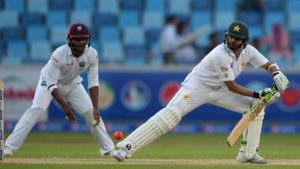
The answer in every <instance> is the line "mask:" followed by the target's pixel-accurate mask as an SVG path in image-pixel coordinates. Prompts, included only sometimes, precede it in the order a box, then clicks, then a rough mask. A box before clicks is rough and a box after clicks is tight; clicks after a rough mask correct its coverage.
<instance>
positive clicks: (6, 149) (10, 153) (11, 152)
mask: <svg viewBox="0 0 300 169" xmlns="http://www.w3.org/2000/svg"><path fill="white" fill-rule="evenodd" d="M15 154H16V152H15V151H14V150H12V149H11V148H9V147H4V153H3V155H4V156H5V157H7V156H14V155H15Z"/></svg>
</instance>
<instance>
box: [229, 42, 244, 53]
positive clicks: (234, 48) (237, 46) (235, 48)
mask: <svg viewBox="0 0 300 169" xmlns="http://www.w3.org/2000/svg"><path fill="white" fill-rule="evenodd" d="M227 45H228V47H229V49H231V50H232V51H236V50H239V49H241V48H242V46H243V43H242V44H240V45H237V44H235V43H233V42H232V43H228V42H227Z"/></svg>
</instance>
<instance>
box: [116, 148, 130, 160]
mask: <svg viewBox="0 0 300 169" xmlns="http://www.w3.org/2000/svg"><path fill="white" fill-rule="evenodd" d="M112 156H113V157H114V158H115V159H116V160H118V161H119V162H123V161H125V159H127V153H126V151H125V150H123V149H119V150H117V151H115V153H114V154H113V155H112Z"/></svg>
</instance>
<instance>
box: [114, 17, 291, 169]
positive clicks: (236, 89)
mask: <svg viewBox="0 0 300 169" xmlns="http://www.w3.org/2000/svg"><path fill="white" fill-rule="evenodd" d="M248 39H249V31H248V27H247V25H246V24H245V23H243V22H233V23H232V24H230V25H229V27H228V29H227V30H226V32H225V43H222V44H220V45H218V46H217V47H216V48H215V49H213V50H212V51H211V52H210V53H209V54H208V55H207V56H205V57H204V59H203V60H202V61H201V62H200V63H199V64H198V65H197V66H196V67H195V68H194V69H193V70H192V71H191V72H190V73H189V75H188V76H187V77H186V78H185V80H184V82H183V83H182V87H181V88H180V90H179V91H178V92H177V93H176V95H175V96H174V98H173V99H172V100H171V101H170V102H169V104H168V105H167V106H166V107H165V108H163V109H161V110H160V111H159V112H157V113H156V114H155V115H154V116H152V117H151V118H150V119H149V120H148V121H147V122H145V123H144V124H143V125H141V126H140V127H139V128H138V129H136V130H135V131H134V132H133V133H131V134H130V135H129V136H128V137H127V138H125V139H124V140H123V141H121V142H120V143H118V144H117V147H119V150H118V152H117V153H116V154H115V156H114V157H115V158H116V159H117V160H118V161H124V160H125V159H126V158H129V157H131V156H132V154H133V153H134V152H135V151H137V150H138V149H140V148H142V147H143V146H145V145H147V144H149V143H151V142H152V141H153V140H155V139H156V138H158V137H159V136H161V135H162V134H165V133H167V132H168V131H170V130H171V129H172V128H174V127H175V126H176V125H177V124H178V123H179V122H180V120H181V118H182V117H183V116H185V115H186V114H188V113H189V112H190V111H192V110H193V109H195V108H197V107H199V106H201V105H203V104H205V103H210V104H214V105H216V106H220V107H223V108H226V109H229V110H232V111H235V112H240V113H244V112H247V111H248V110H249V109H250V107H251V105H252V103H253V101H254V100H256V99H255V98H261V97H262V96H264V95H265V94H266V93H269V92H271V89H270V88H266V89H263V90H261V91H259V92H255V91H251V90H249V89H247V88H244V87H242V86H240V85H239V84H237V83H235V81H234V80H235V78H236V77H237V76H238V75H239V74H240V73H241V72H242V70H244V69H245V67H246V65H247V64H248V63H249V64H251V65H252V66H253V67H255V68H258V67H262V68H263V69H265V70H266V71H267V72H268V73H270V74H271V75H272V76H273V81H274V84H275V85H276V87H277V89H278V91H279V92H280V93H283V92H284V91H285V89H286V88H287V87H288V83H289V82H288V80H287V78H286V76H285V75H284V74H283V73H282V72H281V71H280V70H279V68H278V66H277V65H276V64H272V63H271V62H270V61H268V60H267V59H266V58H265V57H264V56H263V55H262V54H261V53H260V52H259V51H258V50H257V49H255V48H254V47H253V46H251V45H249V44H247V42H248ZM280 93H275V95H273V96H272V99H271V100H272V101H275V100H276V99H277V98H278V97H280ZM264 114H265V112H264V110H262V111H261V112H260V113H259V115H258V116H257V117H256V118H255V119H254V120H253V121H252V122H251V124H250V126H249V127H248V129H247V130H246V132H245V133H244V135H243V144H242V146H241V148H240V151H239V153H238V156H237V160H238V161H240V162H251V163H266V160H265V159H264V158H263V157H261V156H259V155H258V152H257V148H258V145H259V140H260V133H261V128H262V122H263V118H264Z"/></svg>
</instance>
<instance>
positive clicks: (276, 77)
mask: <svg viewBox="0 0 300 169" xmlns="http://www.w3.org/2000/svg"><path fill="white" fill-rule="evenodd" d="M272 75H273V81H274V84H275V87H276V88H277V90H278V91H279V92H280V93H283V92H284V91H285V89H286V88H288V85H289V80H288V79H287V78H286V76H285V75H284V74H283V73H282V72H281V71H275V72H273V74H272Z"/></svg>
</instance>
